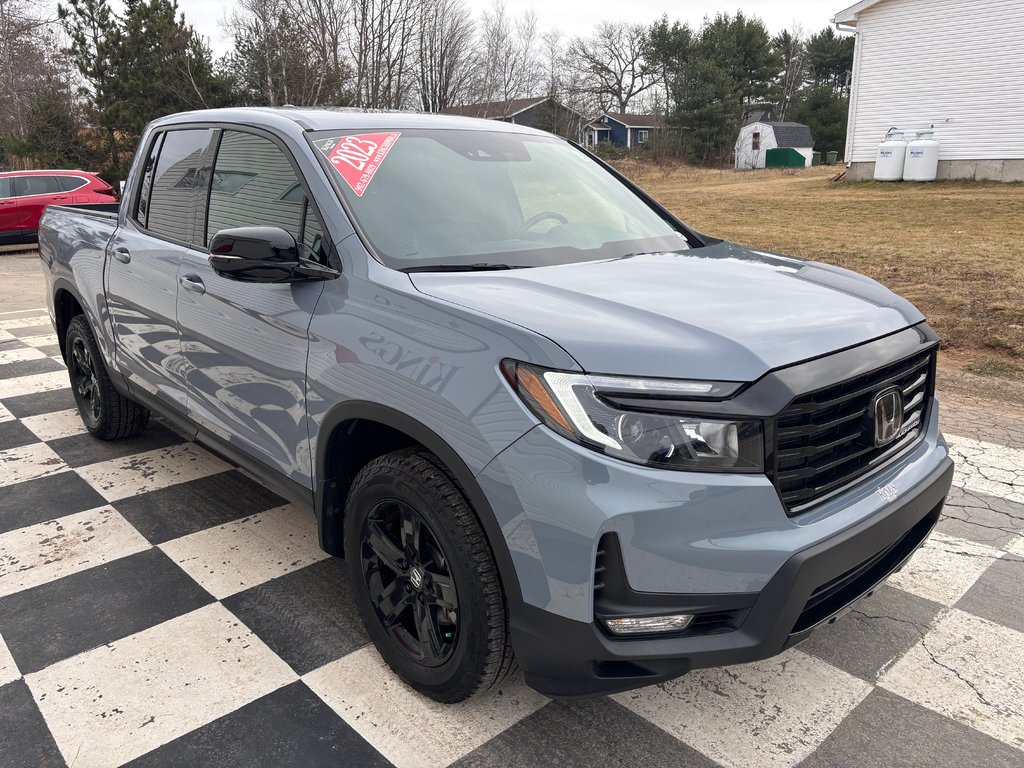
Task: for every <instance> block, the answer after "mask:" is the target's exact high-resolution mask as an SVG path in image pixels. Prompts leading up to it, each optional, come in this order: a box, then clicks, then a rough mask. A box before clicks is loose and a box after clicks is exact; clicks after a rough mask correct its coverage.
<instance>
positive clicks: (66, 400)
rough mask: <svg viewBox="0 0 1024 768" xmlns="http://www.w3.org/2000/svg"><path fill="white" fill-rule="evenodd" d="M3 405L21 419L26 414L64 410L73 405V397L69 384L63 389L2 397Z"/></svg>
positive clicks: (35, 414) (36, 414)
mask: <svg viewBox="0 0 1024 768" xmlns="http://www.w3.org/2000/svg"><path fill="white" fill-rule="evenodd" d="M4 407H5V408H6V409H7V410H8V411H10V412H11V413H12V414H13V415H14V416H17V417H18V418H19V419H23V418H25V417H26V416H39V415H40V414H43V413H53V412H54V411H65V410H67V409H68V408H74V407H75V398H74V397H73V396H72V394H71V384H70V383H69V384H68V386H67V387H66V388H64V389H54V390H51V391H50V392H33V393H32V394H29V395H19V396H18V397H8V398H4Z"/></svg>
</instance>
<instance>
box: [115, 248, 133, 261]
mask: <svg viewBox="0 0 1024 768" xmlns="http://www.w3.org/2000/svg"><path fill="white" fill-rule="evenodd" d="M114 258H115V259H117V260H118V261H120V262H121V263H122V264H127V263H128V262H129V261H131V260H132V255H131V253H130V252H129V251H128V249H127V248H115V249H114Z"/></svg>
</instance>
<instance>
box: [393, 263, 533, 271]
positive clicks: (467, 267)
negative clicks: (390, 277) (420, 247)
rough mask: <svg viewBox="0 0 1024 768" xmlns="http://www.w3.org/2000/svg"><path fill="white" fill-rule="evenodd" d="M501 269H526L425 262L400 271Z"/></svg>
mask: <svg viewBox="0 0 1024 768" xmlns="http://www.w3.org/2000/svg"><path fill="white" fill-rule="evenodd" d="M503 269H526V267H514V266H512V265H510V264H487V263H480V264H427V265H424V266H418V267H405V268H404V269H402V270H401V271H402V272H495V271H498V270H503Z"/></svg>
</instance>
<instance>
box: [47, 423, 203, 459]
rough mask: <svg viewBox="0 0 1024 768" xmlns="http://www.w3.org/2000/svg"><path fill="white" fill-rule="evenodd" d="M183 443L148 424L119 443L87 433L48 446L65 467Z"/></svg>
mask: <svg viewBox="0 0 1024 768" xmlns="http://www.w3.org/2000/svg"><path fill="white" fill-rule="evenodd" d="M183 442H185V438H183V437H182V436H181V435H179V434H178V433H177V432H172V431H171V430H170V429H168V428H167V427H165V426H163V425H162V424H158V423H156V422H151V423H150V425H149V426H148V427H147V428H146V429H145V430H144V431H143V432H142V433H141V434H139V435H136V436H135V437H126V438H122V439H121V440H99V439H97V438H95V437H93V436H92V435H90V434H81V435H71V436H70V437H62V438H60V439H58V440H52V441H50V442H49V443H48V445H49V446H50V447H51V448H52V449H53V450H54V452H55V453H56V454H57V455H58V456H60V457H61V458H62V459H64V461H65V462H66V463H67V465H68V466H70V467H84V466H85V465H86V464H95V463H96V462H98V461H109V460H110V459H122V458H124V457H125V456H132V455H134V454H137V453H145V452H146V451H152V450H155V449H157V448H166V447H167V446H169V445H176V444H178V443H183Z"/></svg>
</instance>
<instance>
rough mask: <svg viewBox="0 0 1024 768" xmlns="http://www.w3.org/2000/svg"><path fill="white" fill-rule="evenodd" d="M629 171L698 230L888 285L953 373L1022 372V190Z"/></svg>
mask: <svg viewBox="0 0 1024 768" xmlns="http://www.w3.org/2000/svg"><path fill="white" fill-rule="evenodd" d="M620 167H621V168H622V170H623V171H624V172H625V173H627V174H629V175H630V176H631V177H632V178H633V179H635V180H636V181H637V183H639V184H640V185H641V186H642V187H644V188H645V189H646V190H647V191H648V192H650V193H651V194H652V195H654V197H656V198H657V199H658V200H659V201H661V202H662V203H663V204H665V205H666V206H667V207H668V208H669V209H671V210H672V211H673V212H675V213H676V214H677V215H679V216H680V217H681V218H682V219H683V220H684V221H686V222H687V223H688V224H690V225H692V226H693V227H695V228H697V229H698V230H699V231H702V232H706V233H707V234H710V235H715V236H717V237H723V238H726V239H728V240H733V241H735V242H739V243H744V244H747V245H753V246H757V247H759V248H764V249H768V250H773V251H777V252H780V253H788V254H792V255H795V256H802V257H805V258H812V259H817V260H820V261H825V262H829V263H831V264H837V265H839V266H842V267H846V268H848V269H853V270H856V271H858V272H863V273H865V274H867V275H870V276H871V277H873V278H875V279H876V280H879V281H881V282H882V283H884V284H885V285H887V286H888V287H890V288H891V289H893V290H894V291H896V292H898V293H900V294H902V295H903V296H905V297H907V298H908V299H910V300H911V301H913V302H914V303H915V304H916V305H917V306H918V307H920V309H921V311H922V312H924V314H925V315H926V316H927V317H928V320H929V322H930V323H931V324H932V325H933V326H934V327H935V329H936V330H937V331H938V332H939V334H940V335H941V336H942V339H943V343H944V347H945V350H946V353H945V355H944V362H945V364H947V365H952V366H955V367H962V368H966V369H968V370H971V371H974V372H976V373H983V374H989V375H1001V376H1015V375H1017V374H1021V373H1024V362H1022V361H1024V186H1022V185H1020V184H998V183H983V182H979V183H968V182H942V183H936V184H916V185H910V184H896V185H892V184H890V185H885V184H875V183H859V184H847V183H841V182H840V183H836V182H832V181H831V178H832V177H833V176H834V175H835V174H836V173H837V172H839V171H841V170H842V168H838V169H836V168H813V169H808V170H806V171H753V172H745V173H734V172H731V171H709V170H702V169H694V168H685V167H684V168H680V167H676V168H660V167H655V166H651V165H641V164H636V163H634V164H623V165H622V166H620Z"/></svg>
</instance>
